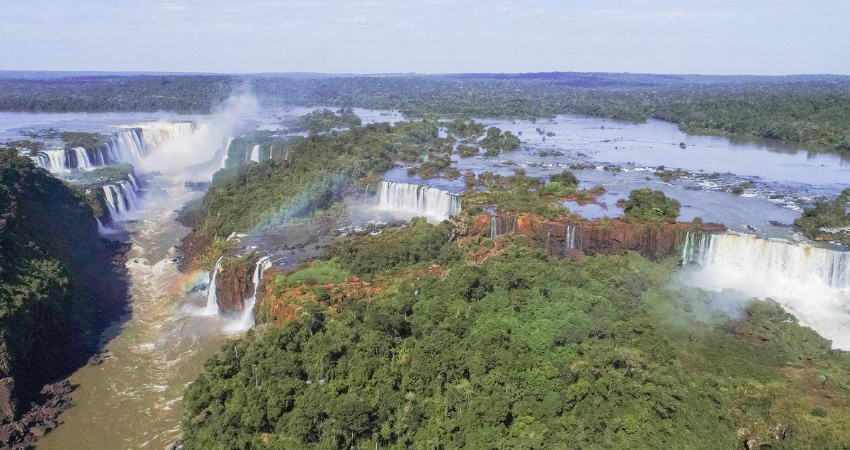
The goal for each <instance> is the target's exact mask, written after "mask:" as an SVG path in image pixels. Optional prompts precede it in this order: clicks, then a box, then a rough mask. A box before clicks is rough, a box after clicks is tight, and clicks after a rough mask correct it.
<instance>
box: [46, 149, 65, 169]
mask: <svg viewBox="0 0 850 450" xmlns="http://www.w3.org/2000/svg"><path fill="white" fill-rule="evenodd" d="M44 153H45V154H47V167H45V169H47V170H49V171H50V172H52V173H59V172H65V171H67V170H68V152H66V151H65V149H62V150H47V151H45V152H44Z"/></svg>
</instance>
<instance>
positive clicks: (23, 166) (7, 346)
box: [0, 149, 120, 405]
mask: <svg viewBox="0 0 850 450" xmlns="http://www.w3.org/2000/svg"><path fill="white" fill-rule="evenodd" d="M80 191H84V189H83V188H80V187H74V186H69V185H66V184H65V183H63V182H62V181H60V180H59V179H57V178H55V177H53V176H52V175H50V174H49V173H48V172H47V171H45V170H43V169H39V168H37V167H35V166H34V164H33V162H32V160H31V159H30V158H28V157H26V156H19V155H18V152H17V151H16V150H12V149H0V378H6V377H12V378H13V379H14V380H15V382H14V383H15V391H14V392H13V395H14V396H16V397H17V398H18V399H19V400H21V401H20V404H22V405H29V402H30V401H34V400H36V399H37V396H38V392H39V390H40V389H41V387H42V386H43V385H44V384H45V383H47V382H48V381H50V382H53V381H54V380H56V379H59V378H60V377H61V376H66V375H67V369H68V368H69V367H70V366H69V363H70V364H76V363H77V359H78V358H80V357H82V355H84V354H85V352H86V351H88V349H89V348H90V347H89V346H90V345H92V344H93V342H92V340H93V339H96V336H98V335H99V332H98V328H96V324H97V323H98V322H97V320H98V319H100V320H102V321H105V322H106V321H109V320H110V319H111V318H112V317H111V315H110V314H109V310H110V308H111V307H113V306H114V305H115V303H116V301H117V300H120V299H115V298H113V295H114V293H113V291H112V289H113V286H114V285H112V284H110V283H109V282H107V281H106V280H110V281H111V280H116V279H119V278H120V277H119V276H118V275H117V274H116V273H115V272H114V271H113V270H112V268H111V267H109V262H108V261H105V259H108V258H104V252H103V250H104V249H103V244H102V241H101V239H100V237H99V236H98V234H97V225H96V222H95V219H94V216H93V212H92V208H91V207H89V205H88V200H87V199H86V198H85V197H84V196H83V195H81V193H80ZM96 311H97V312H98V314H97V315H96V314H95V313H96Z"/></svg>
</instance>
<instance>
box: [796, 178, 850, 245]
mask: <svg viewBox="0 0 850 450" xmlns="http://www.w3.org/2000/svg"><path fill="white" fill-rule="evenodd" d="M847 227H850V188H848V189H844V190H843V191H841V194H840V195H839V196H838V197H836V198H835V200H832V201H827V200H821V201H818V202H815V205H814V206H812V207H811V208H806V209H804V210H803V214H802V215H801V216H800V217H799V218H797V220H795V221H794V228H795V229H796V230H798V231H801V232H803V233H804V234H805V235H806V236H807V237H809V238H810V239H829V240H834V241H838V242H842V243H844V244H845V245H850V228H847Z"/></svg>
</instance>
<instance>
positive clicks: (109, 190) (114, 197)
mask: <svg viewBox="0 0 850 450" xmlns="http://www.w3.org/2000/svg"><path fill="white" fill-rule="evenodd" d="M103 198H104V199H105V200H106V208H107V209H108V210H109V216H110V217H112V221H113V222H114V221H116V220H118V217H119V214H123V212H124V210H126V206H125V205H124V201H123V200H122V199H121V190H120V189H119V188H118V186H115V185H114V184H107V185H106V186H104V187H103Z"/></svg>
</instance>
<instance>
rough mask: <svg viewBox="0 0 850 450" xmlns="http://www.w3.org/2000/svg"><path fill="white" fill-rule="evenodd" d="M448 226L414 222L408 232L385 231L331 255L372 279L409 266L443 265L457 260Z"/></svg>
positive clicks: (423, 221) (421, 219)
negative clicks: (383, 272)
mask: <svg viewBox="0 0 850 450" xmlns="http://www.w3.org/2000/svg"><path fill="white" fill-rule="evenodd" d="M450 240H451V225H450V224H449V222H447V221H444V222H443V223H441V224H439V225H436V226H435V225H430V224H428V222H427V221H426V220H425V218H413V219H412V220H411V221H410V224H409V226H408V227H407V228H405V229H401V230H387V231H384V232H383V233H381V234H379V235H377V236H374V237H372V238H369V239H363V240H359V241H354V242H350V243H345V244H343V245H341V246H340V248H339V249H338V250H337V251H336V252H335V253H334V254H335V257H336V258H337V259H338V260H339V264H340V265H341V266H342V267H343V268H345V269H346V270H348V271H349V272H351V273H354V274H356V275H374V274H376V273H378V272H381V271H386V270H392V269H398V268H401V267H405V266H408V265H413V264H419V263H431V262H445V261H447V260H452V259H454V258H456V257H457V256H458V254H457V252H454V251H453V250H454V249H456V248H457V246H456V245H454V244H453V243H451V242H450Z"/></svg>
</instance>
